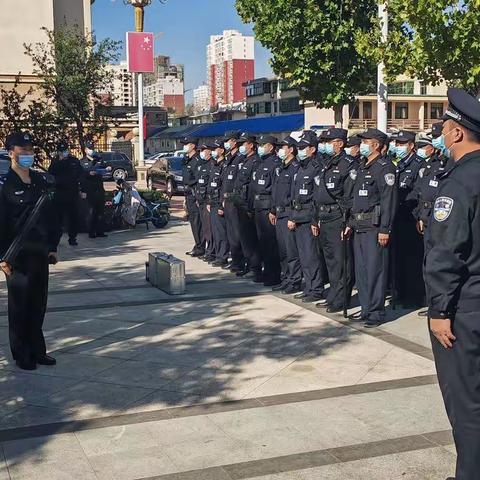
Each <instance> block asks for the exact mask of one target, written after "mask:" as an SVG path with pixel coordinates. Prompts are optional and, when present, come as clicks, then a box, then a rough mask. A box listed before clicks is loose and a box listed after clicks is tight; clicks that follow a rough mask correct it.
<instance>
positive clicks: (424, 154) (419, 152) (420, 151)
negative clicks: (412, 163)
mask: <svg viewBox="0 0 480 480" xmlns="http://www.w3.org/2000/svg"><path fill="white" fill-rule="evenodd" d="M417 155H418V156H419V157H420V158H423V159H425V158H428V155H427V151H426V150H425V149H424V148H419V149H418V150H417Z"/></svg>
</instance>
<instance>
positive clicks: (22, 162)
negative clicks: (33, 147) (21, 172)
mask: <svg viewBox="0 0 480 480" xmlns="http://www.w3.org/2000/svg"><path fill="white" fill-rule="evenodd" d="M34 160H35V156H34V155H19V156H18V160H17V162H18V165H19V166H20V167H21V168H30V167H31V166H32V165H33V161H34Z"/></svg>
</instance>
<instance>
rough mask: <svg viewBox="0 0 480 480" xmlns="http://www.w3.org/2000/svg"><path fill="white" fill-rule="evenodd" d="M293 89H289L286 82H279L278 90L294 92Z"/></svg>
mask: <svg viewBox="0 0 480 480" xmlns="http://www.w3.org/2000/svg"><path fill="white" fill-rule="evenodd" d="M294 89H295V87H291V86H290V85H289V84H288V82H287V81H286V80H280V90H282V91H283V90H294Z"/></svg>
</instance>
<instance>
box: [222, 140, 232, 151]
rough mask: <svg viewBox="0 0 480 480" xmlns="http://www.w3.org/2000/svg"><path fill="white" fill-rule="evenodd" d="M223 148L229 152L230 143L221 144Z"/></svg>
mask: <svg viewBox="0 0 480 480" xmlns="http://www.w3.org/2000/svg"><path fill="white" fill-rule="evenodd" d="M223 146H224V147H225V150H226V151H227V152H229V151H230V150H231V149H232V146H231V145H230V142H225V143H224V144H223Z"/></svg>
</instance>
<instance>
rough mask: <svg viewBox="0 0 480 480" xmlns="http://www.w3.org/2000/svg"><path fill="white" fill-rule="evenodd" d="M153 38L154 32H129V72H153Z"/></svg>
mask: <svg viewBox="0 0 480 480" xmlns="http://www.w3.org/2000/svg"><path fill="white" fill-rule="evenodd" d="M153 40H154V37H153V33H146V32H127V63H128V71H129V72H134V73H153V71H154V62H153V55H154V48H153Z"/></svg>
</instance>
